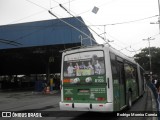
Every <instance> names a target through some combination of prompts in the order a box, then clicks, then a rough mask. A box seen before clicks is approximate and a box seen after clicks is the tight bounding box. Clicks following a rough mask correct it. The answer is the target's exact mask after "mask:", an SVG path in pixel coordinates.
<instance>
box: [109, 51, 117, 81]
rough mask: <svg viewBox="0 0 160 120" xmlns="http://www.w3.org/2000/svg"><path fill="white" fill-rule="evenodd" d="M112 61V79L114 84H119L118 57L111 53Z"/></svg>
mask: <svg viewBox="0 0 160 120" xmlns="http://www.w3.org/2000/svg"><path fill="white" fill-rule="evenodd" d="M110 59H111V69H112V78H113V83H114V84H118V83H119V81H118V73H117V67H116V56H115V54H113V53H110Z"/></svg>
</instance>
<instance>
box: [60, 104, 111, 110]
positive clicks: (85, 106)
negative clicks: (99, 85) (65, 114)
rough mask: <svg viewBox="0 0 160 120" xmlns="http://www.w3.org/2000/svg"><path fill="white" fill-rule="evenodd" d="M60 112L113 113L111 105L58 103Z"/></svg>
mask: <svg viewBox="0 0 160 120" xmlns="http://www.w3.org/2000/svg"><path fill="white" fill-rule="evenodd" d="M59 105H60V110H67V111H97V112H98V111H99V112H113V103H64V102H60V103H59Z"/></svg>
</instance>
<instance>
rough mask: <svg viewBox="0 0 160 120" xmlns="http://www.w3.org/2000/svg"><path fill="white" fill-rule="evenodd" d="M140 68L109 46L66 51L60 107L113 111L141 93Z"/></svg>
mask: <svg viewBox="0 0 160 120" xmlns="http://www.w3.org/2000/svg"><path fill="white" fill-rule="evenodd" d="M143 71H144V70H143V69H142V67H141V66H140V65H139V64H138V63H136V62H135V61H134V60H133V59H131V58H129V57H127V56H125V55H124V54H122V53H121V52H119V51H117V50H116V49H114V48H112V47H110V46H108V45H97V46H90V47H83V48H77V49H70V50H65V51H63V53H62V63H61V101H60V102H59V105H60V110H68V111H97V112H114V111H121V110H122V109H124V108H126V107H128V108H131V106H132V103H133V102H134V101H135V100H137V99H138V98H139V97H140V96H142V95H143V93H144V88H145V85H144V84H145V83H144V77H143Z"/></svg>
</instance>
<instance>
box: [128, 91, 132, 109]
mask: <svg viewBox="0 0 160 120" xmlns="http://www.w3.org/2000/svg"><path fill="white" fill-rule="evenodd" d="M131 107H132V94H131V92H128V109H131Z"/></svg>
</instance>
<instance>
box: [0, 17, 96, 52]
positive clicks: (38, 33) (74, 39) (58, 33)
mask: <svg viewBox="0 0 160 120" xmlns="http://www.w3.org/2000/svg"><path fill="white" fill-rule="evenodd" d="M77 18H78V19H79V20H81V21H83V20H82V18H81V17H77ZM77 18H74V17H71V18H64V19H62V20H63V21H65V22H67V23H69V24H71V25H72V26H74V27H76V28H78V29H80V30H81V31H83V32H84V33H85V34H87V35H90V34H91V33H90V31H89V30H88V28H87V26H85V25H84V24H83V23H81V22H80V21H79V20H77ZM83 22H84V21H83ZM80 35H82V36H83V37H84V38H86V36H85V35H83V34H82V33H80V32H79V31H77V30H75V29H74V28H72V27H70V26H68V25H67V24H65V23H64V22H62V21H61V20H59V19H51V20H45V21H36V22H28V23H20V24H12V25H4V26H0V40H8V41H14V42H17V43H20V44H17V46H15V45H13V44H12V45H11V44H7V43H4V41H3V42H0V49H10V48H23V47H33V46H45V45H56V44H68V43H79V42H80V41H81V40H80V37H79V36H80ZM92 38H93V36H92ZM14 42H11V43H14ZM93 43H95V41H93ZM83 44H87V45H89V44H90V39H89V38H88V39H85V40H84V41H83Z"/></svg>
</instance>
